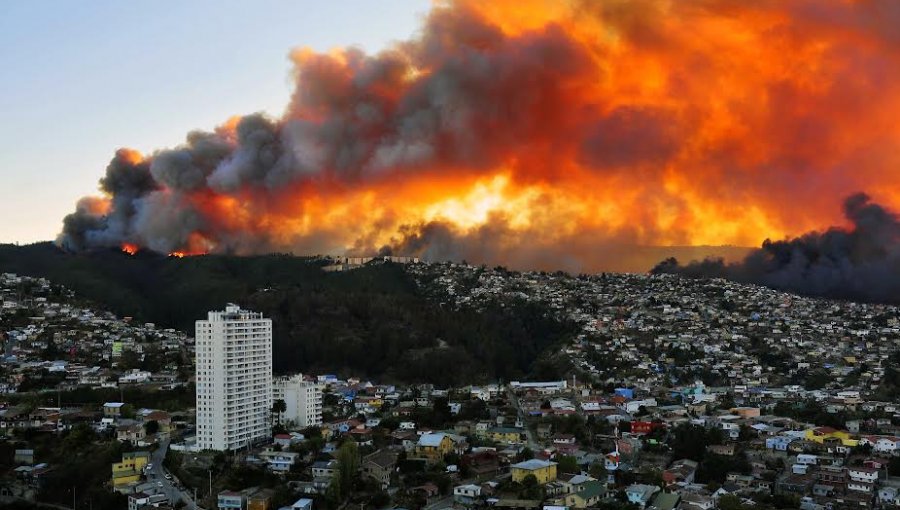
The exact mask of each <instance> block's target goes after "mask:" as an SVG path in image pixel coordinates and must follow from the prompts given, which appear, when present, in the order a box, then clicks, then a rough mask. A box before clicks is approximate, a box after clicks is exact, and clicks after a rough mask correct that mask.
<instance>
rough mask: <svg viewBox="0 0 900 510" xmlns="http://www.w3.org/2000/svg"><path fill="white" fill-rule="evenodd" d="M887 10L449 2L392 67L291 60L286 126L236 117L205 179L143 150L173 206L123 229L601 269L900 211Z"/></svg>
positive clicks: (893, 17) (168, 248) (189, 243)
mask: <svg viewBox="0 0 900 510" xmlns="http://www.w3.org/2000/svg"><path fill="white" fill-rule="evenodd" d="M889 1H892V0H872V1H869V2H859V1H856V0H834V1H833V2H819V1H817V0H796V1H793V2H768V1H761V2H734V1H732V0H703V1H698V2H694V1H689V0H685V1H682V0H604V1H596V2H592V1H576V0H571V1H565V0H493V1H490V2H483V1H476V0H458V1H451V0H444V1H441V0H438V1H437V2H435V4H434V8H433V10H432V12H431V13H430V14H429V16H428V17H427V19H426V20H425V27H424V28H423V30H422V31H421V35H420V36H419V37H417V38H415V39H413V40H410V41H405V42H402V43H398V44H396V45H395V46H393V47H391V48H388V49H387V50H386V51H384V52H382V53H380V54H378V55H374V56H369V55H365V54H363V53H362V52H361V51H360V50H358V49H338V50H333V51H331V52H328V53H316V52H314V51H312V50H310V49H306V48H304V49H300V50H296V51H294V52H293V53H292V55H291V58H292V59H293V61H294V64H295V67H296V73H295V79H296V83H297V87H296V91H295V93H294V96H293V98H292V102H291V105H290V106H289V108H288V111H287V113H286V114H285V116H284V118H282V119H277V120H273V121H271V126H272V127H270V131H266V130H264V129H257V130H256V131H252V130H251V129H250V128H254V126H252V125H249V124H248V125H244V123H245V121H246V119H247V117H244V118H239V117H235V118H232V119H230V120H229V121H228V122H226V123H225V125H223V126H220V127H219V128H218V129H217V130H216V131H215V133H211V134H210V135H211V136H212V135H213V134H214V135H215V136H216V137H217V138H216V140H215V142H216V143H219V144H221V145H222V146H224V147H225V148H224V149H222V150H223V151H225V152H227V155H226V156H221V157H220V156H209V154H210V153H214V151H210V150H209V147H210V146H215V143H210V142H209V140H204V141H203V144H202V145H203V147H204V151H206V152H203V153H202V154H200V152H201V150H200V149H196V148H195V147H193V146H191V147H188V149H190V150H191V151H194V152H191V154H190V158H185V157H184V156H185V154H183V153H179V154H178V155H177V156H178V158H172V160H173V161H176V162H177V163H178V164H177V165H174V164H173V165H172V168H174V169H175V170H177V171H184V172H187V173H190V174H191V175H190V176H189V177H190V179H177V178H173V177H172V176H171V175H169V174H165V173H164V172H159V169H158V168H153V169H152V170H153V171H152V172H151V170H150V167H151V166H152V165H151V164H150V162H151V161H152V160H154V158H158V157H160V156H159V153H155V154H154V155H152V156H148V157H147V158H146V159H144V158H143V157H142V156H141V155H140V154H138V153H131V152H128V153H126V154H124V155H123V159H125V160H127V162H129V163H132V164H134V165H137V164H139V163H140V164H143V165H144V167H145V168H144V169H143V171H144V172H146V173H147V174H148V175H149V174H152V176H153V178H154V179H160V181H159V183H158V184H159V187H158V188H156V187H153V188H152V191H149V192H146V193H147V195H150V196H151V198H154V199H155V198H160V196H164V197H163V198H165V200H162V199H161V200H157V201H154V200H143V199H144V198H145V196H146V195H140V194H138V195H140V196H139V197H138V198H141V200H140V203H139V204H138V205H139V206H141V207H149V205H147V204H152V203H159V204H165V206H162V205H161V206H159V207H158V210H155V211H153V212H152V213H145V214H141V215H140V220H142V221H143V222H144V223H141V222H134V221H130V222H129V221H124V222H121V223H119V224H128V225H138V226H137V227H134V228H136V229H137V230H138V231H137V232H136V233H135V232H129V233H128V237H126V238H127V239H129V240H133V239H141V240H143V241H145V242H142V243H141V246H144V247H150V248H151V249H155V250H157V251H160V252H162V253H165V252H170V253H171V255H172V256H175V257H181V256H185V255H194V254H202V253H208V252H216V251H229V252H235V253H259V252H261V251H263V252H264V251H274V250H285V251H288V250H294V249H296V250H297V251H301V252H305V253H333V252H354V251H355V252H363V251H368V252H370V253H371V252H372V251H373V250H377V249H378V248H381V247H384V246H389V247H395V248H396V249H398V250H406V251H407V254H412V253H410V252H415V253H416V254H420V253H427V252H428V251H429V250H435V251H437V250H438V249H439V250H440V254H441V256H444V255H446V256H447V257H450V258H457V259H461V258H466V259H468V260H479V261H484V262H487V263H510V264H513V265H519V266H531V267H535V266H540V267H554V266H556V265H557V262H558V261H559V260H563V259H565V260H577V261H581V262H582V264H581V267H585V268H594V269H597V268H598V266H600V268H602V264H595V263H593V261H594V260H597V259H601V258H603V257H604V256H606V257H607V258H609V257H615V256H616V255H615V253H613V254H611V255H607V254H606V252H608V251H609V250H608V249H607V247H608V246H611V245H668V246H673V245H694V246H697V245H739V246H755V245H758V244H759V243H760V242H761V241H762V240H763V239H765V238H767V237H769V238H781V237H784V236H790V235H797V234H800V233H803V232H806V231H808V230H812V229H820V228H823V227H826V226H828V225H833V224H841V223H842V222H843V221H844V219H843V217H842V214H841V203H842V201H843V199H844V197H845V196H846V195H847V194H849V193H852V192H855V191H860V190H862V191H866V192H867V193H869V194H870V195H871V196H872V197H873V199H874V200H876V201H878V202H880V203H883V204H885V205H886V206H889V207H893V208H898V206H900V191H898V190H900V171H898V170H897V169H898V168H900V152H898V151H897V149H896V148H897V147H898V146H900V124H898V123H897V120H896V119H897V118H898V117H900V88H898V87H896V86H894V84H895V83H898V82H900V65H898V64H900V42H898V39H897V38H896V26H897V25H898V23H900V14H897V13H898V12H900V11H897V10H896V9H894V10H891V9H888V8H884V9H881V8H880V7H882V6H884V5H886V4H887V3H888V2H889ZM257 123H259V122H257ZM257 127H258V126H257ZM270 135H271V136H270ZM194 136H196V134H195V135H194ZM190 144H191V138H190V137H189V139H188V144H187V145H190ZM244 148H246V150H245V151H244V152H243V153H241V156H246V157H240V158H237V157H233V155H234V154H235V153H237V152H238V151H241V150H242V149H244ZM182 149H183V147H180V148H179V149H177V150H182ZM185 150H187V149H185ZM229 151H230V152H229ZM189 152H190V151H189ZM216 158H218V159H216ZM210 161H212V162H210ZM284 161H286V162H287V163H285V164H284V165H281V164H280V163H282V162H284ZM154 162H155V161H154ZM223 167H224V170H223ZM173 171H174V170H173ZM195 174H196V175H195ZM197 175H199V177H197ZM160 176H162V177H160ZM162 179H169V180H168V181H165V182H163V180H162ZM204 179H205V180H204ZM122 181H127V179H122V180H121V181H120V180H117V179H110V180H109V182H110V186H112V185H118V184H120V183H121V182H122ZM185 182H188V184H185ZM125 184H127V185H131V187H128V186H125V189H126V193H134V186H133V185H132V183H131V182H130V181H128V182H126V183H125ZM179 186H182V187H183V188H180V189H176V188H178V187H179ZM112 203H113V204H114V205H115V201H113V202H112ZM136 203H137V202H136ZM85 207H87V206H85ZM174 209H177V210H179V211H181V210H184V211H187V214H184V215H183V216H177V217H176V215H173V216H172V217H173V219H171V221H169V220H166V218H169V216H167V214H169V213H170V212H171V210H174ZM126 210H127V208H126ZM113 212H115V211H113ZM125 214H128V213H125ZM148 217H150V218H153V219H154V220H155V219H157V218H163V220H160V221H153V222H150V221H146V220H147V218H148ZM127 219H129V220H130V219H131V218H127ZM144 224H148V225H149V226H147V227H146V228H147V229H148V230H150V232H149V233H147V234H146V235H145V234H144V233H143V231H141V230H140V228H141V227H142V226H144ZM167 224H174V225H176V226H177V228H173V229H171V231H172V232H173V233H172V234H171V235H170V237H167V238H165V240H164V242H160V241H159V239H160V238H161V237H163V236H160V230H165V229H162V228H160V225H167ZM191 229H194V230H192V231H191V232H190V233H186V231H187V230H191ZM166 233H167V234H168V231H167V232H166ZM153 243H157V244H153ZM510 261H511V262H510ZM573 265H574V264H573Z"/></svg>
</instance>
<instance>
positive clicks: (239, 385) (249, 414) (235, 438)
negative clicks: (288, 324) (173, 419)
mask: <svg viewBox="0 0 900 510" xmlns="http://www.w3.org/2000/svg"><path fill="white" fill-rule="evenodd" d="M195 339H196V361H197V374H196V375H197V446H198V447H199V448H200V449H210V450H220V451H222V450H236V449H239V448H242V447H245V446H247V445H250V444H252V443H255V442H257V441H258V440H261V439H266V438H268V437H269V436H270V435H271V423H270V413H271V408H272V321H271V320H270V319H265V318H263V316H262V314H260V313H255V312H250V311H247V310H242V309H241V308H240V307H239V306H237V305H233V304H229V305H228V306H226V307H225V311H213V312H209V314H208V317H207V319H206V320H199V321H197V322H196V334H195Z"/></svg>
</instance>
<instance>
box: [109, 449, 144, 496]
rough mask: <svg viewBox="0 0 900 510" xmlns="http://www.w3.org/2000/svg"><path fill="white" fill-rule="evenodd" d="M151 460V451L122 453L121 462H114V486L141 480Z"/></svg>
mask: <svg viewBox="0 0 900 510" xmlns="http://www.w3.org/2000/svg"><path fill="white" fill-rule="evenodd" d="M149 462H150V452H127V453H123V454H122V461H121V462H113V465H112V484H113V488H114V489H115V488H119V487H121V486H123V485H128V484H130V483H134V482H139V481H140V480H141V474H142V473H143V469H144V467H145V466H146V465H147V464H148V463H149Z"/></svg>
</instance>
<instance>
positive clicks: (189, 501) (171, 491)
mask: <svg viewBox="0 0 900 510" xmlns="http://www.w3.org/2000/svg"><path fill="white" fill-rule="evenodd" d="M168 449H169V438H168V437H164V438H163V439H160V441H159V446H158V447H157V448H156V450H154V451H153V453H152V454H151V455H150V463H151V464H153V467H152V468H150V470H148V471H147V480H149V481H151V482H153V483H155V484H156V485H157V487H158V488H159V489H160V490H161V491H162V493H163V494H165V495H166V496H167V497H168V498H169V501H172V502H173V503H174V502H177V501H183V502H184V503H185V505H187V506H186V508H187V509H188V510H193V509H194V508H197V509H199V508H200V507H196V506H194V499H193V494H189V493H188V492H186V491H183V490H181V489H179V488H178V486H176V484H175V478H174V477H172V479H171V480H169V479H167V478H166V475H167V474H169V472H168V471H166V468H165V467H163V459H165V458H166V451H168Z"/></svg>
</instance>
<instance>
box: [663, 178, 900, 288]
mask: <svg viewBox="0 0 900 510" xmlns="http://www.w3.org/2000/svg"><path fill="white" fill-rule="evenodd" d="M844 215H845V216H846V218H847V219H848V220H849V221H850V223H851V224H852V226H851V227H850V228H849V229H845V228H840V227H832V228H830V229H829V230H827V231H825V232H810V233H807V234H805V235H803V236H800V237H797V238H794V239H786V240H783V241H770V240H766V241H765V242H764V243H763V245H762V247H761V248H759V249H757V250H754V251H753V252H751V253H750V254H749V255H747V257H746V258H745V259H744V260H743V261H741V262H736V263H731V264H726V263H725V262H723V261H722V260H721V259H713V258H708V259H706V260H702V261H692V262H690V263H688V264H686V265H681V264H679V263H678V261H677V260H676V259H674V258H669V259H666V260H664V261H662V262H660V263H659V264H658V265H657V266H656V267H654V268H653V269H652V271H651V272H652V273H673V274H680V275H684V276H688V277H692V278H727V279H729V280H735V281H739V282H747V283H756V284H761V285H766V286H768V287H773V288H776V289H781V290H787V291H791V292H797V293H800V294H806V295H811V296H823V297H829V298H837V299H852V300H859V301H875V302H891V303H897V302H900V219H898V216H897V215H896V214H895V213H893V212H891V211H888V210H887V209H885V208H884V207H882V206H880V205H878V204H875V203H872V202H871V200H870V199H869V197H868V195H865V194H863V193H858V194H855V195H852V196H850V197H848V198H847V199H846V200H845V201H844Z"/></svg>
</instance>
